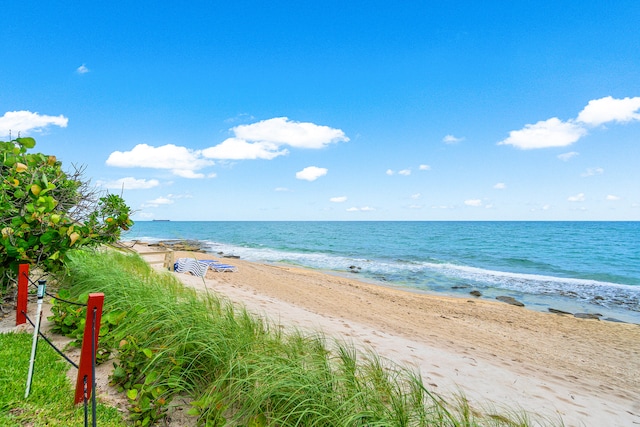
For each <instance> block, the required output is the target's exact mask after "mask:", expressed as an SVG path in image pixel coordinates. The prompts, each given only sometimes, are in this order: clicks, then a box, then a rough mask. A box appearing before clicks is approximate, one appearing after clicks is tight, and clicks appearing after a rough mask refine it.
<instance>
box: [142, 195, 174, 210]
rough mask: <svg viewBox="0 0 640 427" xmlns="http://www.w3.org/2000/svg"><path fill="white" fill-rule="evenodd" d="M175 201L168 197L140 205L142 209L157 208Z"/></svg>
mask: <svg viewBox="0 0 640 427" xmlns="http://www.w3.org/2000/svg"><path fill="white" fill-rule="evenodd" d="M173 203H175V201H174V200H173V199H172V198H169V197H158V198H156V199H153V200H149V201H148V202H146V203H143V204H142V206H141V207H142V208H157V207H159V206H162V205H172V204H173Z"/></svg>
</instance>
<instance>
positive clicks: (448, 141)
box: [442, 135, 464, 144]
mask: <svg viewBox="0 0 640 427" xmlns="http://www.w3.org/2000/svg"><path fill="white" fill-rule="evenodd" d="M462 141H464V138H457V137H455V136H453V135H446V136H445V137H444V138H442V142H444V143H445V144H456V143H458V142H462Z"/></svg>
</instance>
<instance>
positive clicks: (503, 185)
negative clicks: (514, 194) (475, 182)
mask: <svg viewBox="0 0 640 427" xmlns="http://www.w3.org/2000/svg"><path fill="white" fill-rule="evenodd" d="M493 188H495V189H496V190H504V189H505V188H507V184H505V183H504V182H499V183H497V184H496V185H494V186H493Z"/></svg>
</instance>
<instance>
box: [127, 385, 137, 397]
mask: <svg viewBox="0 0 640 427" xmlns="http://www.w3.org/2000/svg"><path fill="white" fill-rule="evenodd" d="M127 397H128V398H129V399H131V400H136V399H137V398H138V390H136V389H135V388H132V389H131V390H127Z"/></svg>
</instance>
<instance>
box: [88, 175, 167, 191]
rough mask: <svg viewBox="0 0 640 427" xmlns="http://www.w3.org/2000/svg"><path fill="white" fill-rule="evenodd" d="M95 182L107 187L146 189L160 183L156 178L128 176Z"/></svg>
mask: <svg viewBox="0 0 640 427" xmlns="http://www.w3.org/2000/svg"><path fill="white" fill-rule="evenodd" d="M96 184H97V185H99V186H101V187H104V188H109V189H118V190H121V189H125V190H147V189H149V188H153V187H157V186H158V185H160V182H159V181H158V180H157V179H149V180H146V179H136V178H133V177H131V176H128V177H126V178H120V179H117V180H115V181H98V182H97V183H96Z"/></svg>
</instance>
